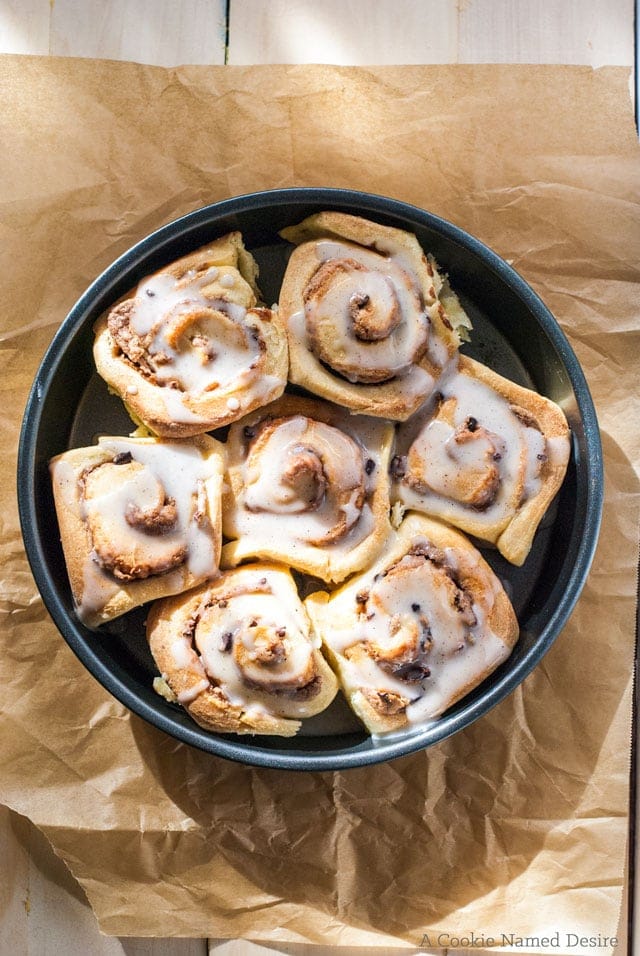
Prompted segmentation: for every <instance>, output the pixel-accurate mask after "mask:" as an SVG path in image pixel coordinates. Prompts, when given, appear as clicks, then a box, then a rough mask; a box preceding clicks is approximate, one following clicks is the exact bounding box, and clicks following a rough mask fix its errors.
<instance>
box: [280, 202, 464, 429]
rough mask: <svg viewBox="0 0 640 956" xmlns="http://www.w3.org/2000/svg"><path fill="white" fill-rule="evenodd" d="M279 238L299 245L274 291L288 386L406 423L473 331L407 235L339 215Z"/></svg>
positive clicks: (323, 215) (307, 223) (309, 223)
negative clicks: (285, 343) (464, 335)
mask: <svg viewBox="0 0 640 956" xmlns="http://www.w3.org/2000/svg"><path fill="white" fill-rule="evenodd" d="M281 235H282V236H283V237H284V238H285V239H288V240H289V241H291V242H294V243H296V244H297V246H298V247H297V248H296V249H295V250H294V251H293V253H292V255H291V258H290V260H289V263H288V265H287V269H286V272H285V276H284V280H283V283H282V289H281V292H280V310H281V314H282V318H283V320H284V322H285V324H286V327H287V335H288V338H289V353H290V372H289V378H290V380H291V381H292V382H294V383H296V384H298V385H302V386H304V387H305V388H306V389H308V390H309V391H310V392H313V393H314V394H316V395H320V396H322V397H323V398H327V399H330V400H331V401H334V402H337V403H338V404H340V405H343V406H344V407H346V408H350V409H352V410H354V411H359V412H364V413H366V414H368V415H375V416H379V417H382V418H390V419H393V420H399V421H402V420H404V419H406V418H408V417H409V415H411V413H412V412H413V411H415V409H416V408H417V407H418V406H419V405H420V404H421V403H422V402H423V401H424V399H425V398H426V397H427V396H428V395H429V394H431V392H432V391H433V389H434V387H435V385H436V382H437V380H438V378H439V376H440V374H441V372H442V369H443V368H444V367H445V366H446V364H447V363H448V362H449V360H450V359H451V358H452V356H453V355H455V353H456V351H457V348H458V345H459V342H460V336H459V330H460V329H461V328H463V327H464V326H466V327H468V326H469V325H470V323H469V321H468V319H467V317H466V315H465V314H464V312H463V311H462V308H461V306H460V304H459V302H458V301H457V299H456V297H455V295H454V293H453V292H452V291H451V290H450V289H448V287H447V288H446V289H443V280H442V278H441V276H440V275H439V273H438V270H437V267H436V265H435V263H434V262H433V260H431V259H428V258H427V256H426V255H425V254H424V252H423V250H422V248H421V246H420V244H419V243H418V240H417V239H416V237H415V236H414V235H412V234H411V233H408V232H405V231H403V230H400V229H393V228H390V227H388V226H381V225H379V224H377V223H373V222H368V221H367V220H365V219H361V218H359V217H357V216H349V215H346V214H344V213H338V212H322V213H318V214H317V215H315V216H311V217H309V218H308V219H305V220H304V222H303V223H301V224H300V225H298V226H292V227H290V228H287V229H284V230H283V231H282V233H281ZM441 292H446V295H447V297H448V300H449V302H450V303H451V309H450V312H451V317H450V316H449V315H448V314H447V310H446V309H445V305H444V304H443V303H444V296H443V298H442V299H441V298H440V293H441ZM452 320H453V321H452ZM454 323H455V324H456V326H457V328H454Z"/></svg>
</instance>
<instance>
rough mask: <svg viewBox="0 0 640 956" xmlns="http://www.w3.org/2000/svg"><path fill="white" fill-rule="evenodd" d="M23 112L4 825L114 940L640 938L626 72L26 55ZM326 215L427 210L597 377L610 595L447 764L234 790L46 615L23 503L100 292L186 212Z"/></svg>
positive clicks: (252, 774)
mask: <svg viewBox="0 0 640 956" xmlns="http://www.w3.org/2000/svg"><path fill="white" fill-rule="evenodd" d="M0 91H1V93H0V95H1V96H2V109H1V110H0V127H1V128H2V142H3V144H4V148H3V152H2V159H1V160H0V163H1V170H2V172H1V175H0V213H1V215H0V230H1V235H2V242H1V243H0V256H1V257H2V272H1V275H2V287H3V291H2V301H3V309H2V320H1V321H2V337H3V351H2V376H1V377H0V382H1V383H2V389H3V390H4V392H5V393H6V401H5V413H4V419H3V426H2V429H1V430H0V441H1V443H2V446H1V447H2V453H1V455H0V463H1V464H0V488H1V490H0V494H1V495H2V518H3V520H2V528H1V539H0V540H1V544H2V552H1V553H2V582H3V587H2V612H3V620H4V625H3V628H2V653H1V654H0V668H1V673H2V686H3V694H2V698H1V703H0V712H1V716H0V762H1V764H2V767H3V772H2V775H1V777H0V801H2V802H3V803H4V804H6V805H7V806H9V807H11V808H13V809H14V810H16V811H17V812H19V813H21V814H24V815H26V816H28V817H29V818H30V819H31V820H32V821H33V822H34V823H35V824H36V825H37V826H38V827H40V828H41V829H42V830H43V831H44V833H45V834H46V836H47V837H48V838H49V840H50V841H51V843H52V844H53V846H54V848H55V850H56V852H57V853H58V854H59V855H60V856H61V857H62V858H63V859H64V860H65V861H66V863H67V864H68V866H69V867H70V869H71V871H72V872H73V874H74V875H75V876H76V877H77V879H78V880H79V881H80V883H81V884H82V886H83V887H84V889H85V890H86V893H87V895H88V898H89V900H90V903H91V905H92V907H93V908H94V910H95V913H96V916H97V918H98V921H99V924H100V927H101V929H102V930H103V931H104V932H105V933H109V934H114V935H135V936H143V935H151V936H168V935H175V936H192V937H193V936H212V937H240V938H251V939H254V940H262V941H273V942H281V943H295V942H311V943H320V942H323V943H327V944H333V945H336V946H338V945H361V946H365V945H366V946H381V947H391V946H399V947H406V948H409V949H414V950H415V949H416V948H419V947H420V946H423V947H426V946H427V945H429V946H433V947H434V948H436V947H437V946H446V945H456V943H455V940H456V939H457V940H459V939H460V938H462V937H464V938H466V939H467V940H469V939H471V934H475V936H474V940H472V945H473V946H474V947H475V948H477V949H482V948H485V947H486V946H490V945H491V944H492V942H491V941H493V943H495V945H500V946H503V947H504V949H505V950H506V951H514V952H515V951H521V950H522V948H523V946H524V943H523V942H522V941H523V940H525V941H526V939H527V938H531V939H530V943H531V947H530V951H535V952H542V951H549V952H558V951H563V950H564V949H566V950H567V951H568V952H594V951H597V952H598V953H604V952H610V951H611V950H612V948H613V947H612V944H611V942H610V939H611V937H615V936H616V935H620V934H621V927H622V926H623V923H624V919H623V916H622V915H621V898H622V886H623V875H624V864H625V854H626V841H627V831H628V800H629V765H630V716H631V683H632V663H633V638H634V610H635V593H636V592H635V589H636V565H637V558H638V501H639V495H638V466H639V462H640V454H639V450H640V449H639V444H640V442H639V437H640V431H639V429H638V427H637V423H638V411H639V410H638V381H639V379H640V341H639V340H640V333H639V325H640V323H639V319H638V301H639V297H638V286H637V283H638V278H639V276H638V271H639V266H638V263H639V262H640V227H639V225H638V223H639V221H640V220H639V217H638V195H639V186H640V168H639V165H638V144H637V142H636V139H635V135H634V128H633V121H632V111H631V106H630V102H629V94H628V71H627V70H625V69H619V68H608V69H602V70H597V71H593V70H591V69H588V68H582V67H550V66H546V67H525V66H521V67H518V66H444V67H442V66H436V67H397V68H396V67H384V68H357V69H356V68H340V67H305V66H302V67H278V66H272V67H253V68H249V67H247V68H244V67H213V68H211V67H188V68H181V69H173V70H166V69H160V68H151V67H142V66H137V65H134V64H125V63H112V62H101V61H83V60H68V59H54V58H32V57H18V56H14V57H12V56H4V57H2V58H0ZM303 185H306V186H318V185H323V186H338V187H350V188H354V189H361V190H367V191H372V192H376V193H379V194H384V195H388V196H391V197H394V198H397V199H400V200H404V201H407V202H410V203H414V204H415V205H417V206H420V207H422V208H425V209H428V210H430V211H431V212H433V213H436V214H437V215H439V216H442V217H444V218H446V219H449V220H451V221H452V222H454V223H455V224H457V225H458V226H460V227H462V228H464V229H467V230H468V231H470V232H471V233H473V234H474V235H476V236H477V237H478V238H480V239H481V240H483V241H484V242H485V243H487V244H488V245H489V246H491V247H492V248H493V249H494V250H495V251H496V252H498V253H499V254H500V255H501V256H503V257H504V258H506V259H507V260H508V261H509V262H511V263H512V264H513V265H514V267H515V268H516V269H517V270H518V271H519V272H520V273H521V274H522V275H523V276H524V278H525V279H527V280H528V281H529V282H530V283H531V284H532V286H533V287H534V289H535V290H536V291H537V292H538V293H539V294H540V295H541V296H542V298H543V300H544V301H545V303H546V304H547V305H548V306H549V307H550V308H551V310H552V311H553V312H554V314H555V315H556V317H557V319H558V321H559V322H560V324H561V326H562V328H563V329H564V331H565V332H566V334H567V336H568V337H569V340H570V342H571V344H572V346H573V348H574V349H575V351H576V353H577V355H578V358H579V360H580V361H581V363H582V366H583V368H584V371H585V373H586V376H587V380H588V382H589V385H590V388H591V390H592V394H593V397H594V400H595V403H596V406H597V410H598V414H599V419H600V425H601V430H602V440H603V446H604V456H605V462H606V501H605V509H604V520H603V527H602V533H601V537H600V543H599V546H598V549H597V553H596V557H595V561H594V565H593V568H592V571H591V574H590V576H589V579H588V582H587V585H586V587H585V589H584V592H583V594H582V597H581V598H580V600H579V602H578V605H577V607H576V610H575V612H574V613H573V615H572V617H571V619H570V621H569V623H568V624H567V626H566V627H565V628H564V630H563V632H562V633H561V634H560V636H559V637H558V639H557V641H556V643H555V644H554V646H553V647H552V649H551V650H550V652H549V653H548V654H547V656H546V657H545V658H544V660H543V661H542V663H541V664H540V665H539V666H538V667H537V668H536V669H535V671H534V672H533V673H532V674H531V675H530V676H529V677H528V678H527V679H526V680H525V681H524V683H523V684H522V685H521V686H520V687H519V688H518V689H517V690H516V691H515V692H514V693H512V694H511V695H510V696H509V697H508V698H507V699H506V700H504V701H503V702H502V703H501V704H499V705H498V706H497V707H495V708H494V709H493V710H492V711H491V712H490V713H489V714H487V715H486V716H485V717H483V718H482V719H480V720H478V721H477V722H476V723H474V724H473V725H472V726H470V727H467V728H466V729H465V730H463V731H462V732H460V733H458V734H456V735H455V736H454V737H452V738H450V739H448V740H446V741H444V742H442V743H440V744H438V745H436V746H434V747H431V748H430V749H429V750H428V751H425V752H421V753H417V754H414V755H411V756H408V757H404V758H401V759H398V760H395V761H393V762H391V763H388V764H385V765H379V766H374V767H369V768H364V769H356V770H349V771H345V772H336V773H329V772H326V773H294V772H281V771H275V770H274V771H269V770H264V769H252V768H249V767H245V766H242V765H238V764H234V763H231V762H228V761H225V760H223V759H220V758H216V757H213V756H210V755H207V754H205V753H201V752H199V751H196V750H193V749H191V748H189V747H188V746H186V745H183V744H181V743H178V742H176V741H174V740H173V739H171V738H169V737H167V736H165V735H164V734H163V733H162V732H160V731H157V730H156V729H155V728H153V727H151V726H149V725H147V724H145V723H144V722H142V721H141V720H140V719H138V718H137V717H134V716H132V715H130V714H129V713H128V712H127V711H126V710H125V709H124V708H123V707H122V706H121V705H120V704H119V703H118V702H117V701H116V700H114V699H113V698H111V697H110V696H109V694H107V692H106V691H104V690H103V689H102V688H101V687H100V686H99V685H98V684H97V683H96V681H95V680H94V679H93V678H92V677H91V676H90V675H89V674H88V673H87V672H86V671H85V669H84V668H83V666H82V665H81V664H80V663H79V662H78V660H77V659H76V658H75V657H74V655H73V654H72V652H71V651H70V650H69V648H68V647H67V645H66V644H65V642H64V641H63V639H62V638H61V637H60V636H59V634H58V632H57V630H56V629H55V627H54V626H53V624H52V623H51V621H50V619H49V617H48V615H47V613H46V611H45V610H44V608H43V605H42V602H41V600H40V598H39V596H38V594H37V591H36V589H35V586H34V583H33V580H32V577H31V574H30V572H29V569H28V564H27V561H26V558H25V555H24V551H23V546H22V541H21V535H20V530H19V523H18V517H17V507H16V501H15V467H16V448H17V444H18V436H19V429H20V423H21V418H22V411H23V408H24V403H25V401H26V398H27V395H28V391H29V388H30V385H31V382H32V380H33V377H34V374H35V372H36V369H37V367H38V364H39V362H40V360H41V358H42V355H43V354H44V351H45V349H46V346H47V345H48V343H49V342H50V340H51V338H52V336H53V334H54V333H55V331H56V329H57V327H58V326H59V324H60V322H61V321H62V319H63V318H64V316H65V314H66V313H67V311H68V310H69V308H70V307H71V306H72V305H73V303H74V302H75V300H76V299H77V298H78V296H79V295H80V294H81V293H82V291H83V290H84V289H85V288H86V286H87V285H88V284H89V283H90V282H91V281H92V280H93V279H94V278H95V277H96V276H97V275H98V274H99V273H100V272H101V271H102V270H103V269H104V268H105V267H106V266H107V265H108V264H109V263H111V262H112V261H113V260H114V259H115V258H116V257H117V256H118V255H119V254H120V253H122V252H123V251H124V250H126V249H127V248H128V247H129V246H130V245H132V244H133V243H134V242H135V241H137V240H138V239H140V238H141V237H143V236H144V235H146V234H147V233H149V232H150V231H152V230H153V229H155V228H157V227H158V226H160V225H162V224H164V223H166V222H168V221H170V220H172V219H174V218H176V217H178V216H180V215H182V214H184V213H186V212H189V211H190V210H192V209H195V208H197V207H199V206H201V205H205V204H208V203H211V202H214V201H216V200H220V199H224V198H227V197H230V196H234V195H238V194H241V193H245V192H251V191H254V190H262V189H268V188H272V187H282V186H303ZM555 934H557V940H556V936H555ZM579 937H580V938H581V937H586V938H587V939H591V940H596V942H595V943H594V942H591V943H586V944H582V943H575V942H574V940H575V939H578V938H579ZM556 943H557V944H556ZM462 945H464V943H463V944H462Z"/></svg>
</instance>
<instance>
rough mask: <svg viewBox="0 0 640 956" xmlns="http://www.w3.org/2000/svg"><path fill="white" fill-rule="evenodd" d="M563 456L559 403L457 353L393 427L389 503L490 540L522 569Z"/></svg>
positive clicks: (558, 480)
mask: <svg viewBox="0 0 640 956" xmlns="http://www.w3.org/2000/svg"><path fill="white" fill-rule="evenodd" d="M569 451H570V447H569V426H568V424H567V420H566V418H565V416H564V413H563V412H562V409H561V408H560V407H559V406H558V405H556V404H555V403H554V402H552V401H551V400H550V399H548V398H545V397H544V396H542V395H539V394H538V393H537V392H533V391H531V390H530V389H527V388H523V387H522V386H520V385H516V384H515V383H514V382H510V381H509V380H508V379H505V378H503V377H502V376H500V375H498V374H497V373H496V372H493V371H491V370H490V369H488V368H487V367H486V366H484V365H482V364H480V363H479V362H476V361H474V360H473V359H470V358H467V357H466V356H462V355H461V356H460V357H459V362H458V367H457V368H456V369H454V370H452V371H451V372H450V374H448V375H447V376H445V377H444V378H443V380H442V381H441V382H440V384H439V386H438V393H437V394H436V395H435V396H434V397H433V398H432V399H431V401H429V402H428V403H426V404H425V406H424V407H423V409H421V410H420V412H418V413H417V414H416V415H415V416H414V417H413V418H412V419H411V421H409V422H406V423H404V424H403V425H402V426H401V427H400V428H399V430H398V436H397V445H396V454H395V456H394V458H393V459H392V462H391V474H392V478H393V484H392V499H393V500H394V501H399V502H401V505H402V506H404V507H407V508H412V509H415V510H418V511H422V512H424V513H425V514H428V515H432V516H435V517H438V518H441V519H443V520H444V521H447V522H448V523H449V524H452V525H455V526H456V527H458V528H460V529H461V530H463V531H466V532H467V533H469V534H472V535H474V536H475V537H477V538H480V539H482V540H484V541H490V542H492V543H494V544H495V545H496V546H497V548H498V550H499V551H500V552H501V554H503V555H504V557H505V558H506V559H507V560H508V561H510V562H511V563H512V564H516V565H521V564H523V562H524V560H525V558H526V557H527V554H528V553H529V551H530V549H531V544H532V542H533V538H534V536H535V533H536V530H537V528H538V525H539V523H540V521H541V520H542V517H543V515H544V514H545V512H546V510H547V508H548V507H549V505H550V503H551V501H552V500H553V498H554V496H555V495H556V493H557V491H558V489H559V488H560V485H561V484H562V481H563V479H564V475H565V472H566V468H567V463H568V460H569Z"/></svg>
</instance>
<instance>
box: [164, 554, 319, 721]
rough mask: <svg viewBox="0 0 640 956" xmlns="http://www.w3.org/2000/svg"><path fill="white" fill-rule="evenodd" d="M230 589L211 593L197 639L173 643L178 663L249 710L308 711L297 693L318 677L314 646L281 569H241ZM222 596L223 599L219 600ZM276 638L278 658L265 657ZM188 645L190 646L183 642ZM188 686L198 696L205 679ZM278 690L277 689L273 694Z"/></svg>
mask: <svg viewBox="0 0 640 956" xmlns="http://www.w3.org/2000/svg"><path fill="white" fill-rule="evenodd" d="M236 580H237V582H238V583H237V584H236V583H234V584H232V585H231V586H230V588H229V592H228V593H227V592H226V591H224V588H223V590H222V591H220V592H219V593H218V597H217V598H216V595H215V594H214V595H213V596H210V597H209V599H208V601H206V602H205V603H204V606H203V607H202V608H201V610H200V613H199V619H198V621H197V623H196V626H195V632H194V635H193V643H192V642H191V641H190V640H188V639H186V638H182V639H180V640H179V641H176V642H174V643H173V644H172V646H171V652H172V655H173V659H174V663H175V665H176V667H178V668H181V669H184V668H188V669H191V670H193V669H195V670H196V673H198V668H199V669H200V671H201V672H202V673H203V674H205V675H206V687H209V686H210V685H211V684H213V685H215V686H218V687H219V688H220V690H221V691H222V692H223V694H224V695H225V697H226V698H227V700H228V701H229V702H230V703H231V704H232V705H233V706H236V707H240V708H242V709H243V710H244V711H245V712H246V713H247V714H251V713H254V714H265V713H270V714H274V713H275V714H280V715H283V714H286V715H287V716H297V715H304V713H305V702H304V701H296V700H295V699H294V696H293V694H292V693H290V694H289V695H288V696H286V697H282V696H280V697H279V696H278V695H277V691H278V690H280V691H281V692H284V691H287V690H289V691H295V688H296V687H298V686H303V685H304V681H305V679H309V677H310V676H311V677H313V668H314V664H313V660H312V656H313V651H314V646H316V643H317V642H312V641H311V640H310V638H309V628H308V623H307V619H306V616H305V613H304V608H303V607H302V604H301V603H300V601H299V600H298V598H297V594H296V595H292V592H291V590H290V588H289V587H288V586H287V585H286V584H285V582H284V581H283V579H282V578H281V575H280V573H279V572H275V573H274V572H273V571H269V570H265V571H264V572H263V571H262V570H261V571H260V572H252V571H249V570H246V571H243V572H242V577H241V579H239V578H237V579H236ZM220 596H222V598H223V600H222V602H220ZM269 640H276V641H277V642H278V644H279V649H280V650H279V654H278V657H277V659H276V660H275V661H269V662H268V663H265V662H264V661H261V660H260V655H261V652H262V651H263V649H264V643H265V641H267V642H268V641H269ZM184 645H186V647H185V646H184ZM196 686H197V687H198V688H199V689H198V690H196V688H195V687H194V688H193V697H191V690H190V691H189V692H188V694H189V697H191V699H195V697H196V696H197V695H198V693H199V692H200V690H202V689H206V688H205V687H203V686H202V682H201V683H200V684H198V685H196ZM274 692H276V694H275V696H274Z"/></svg>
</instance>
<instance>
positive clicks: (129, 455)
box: [50, 435, 224, 627]
mask: <svg viewBox="0 0 640 956" xmlns="http://www.w3.org/2000/svg"><path fill="white" fill-rule="evenodd" d="M50 471H51V478H52V482H53V493H54V501H55V506H56V513H57V517H58V524H59V527H60V536H61V540H62V547H63V552H64V557H65V561H66V565H67V570H68V574H69V580H70V584H71V590H72V594H73V598H74V601H75V605H76V608H77V613H78V617H79V618H80V619H81V621H82V622H83V623H84V624H86V625H87V626H88V627H97V626H98V625H100V624H103V623H105V622H106V621H110V620H112V619H113V618H115V617H118V616H119V615H121V614H124V613H126V612H127V611H130V610H132V609H133V608H134V607H138V606H139V605H141V604H145V603H146V602H147V601H151V600H154V599H155V598H160V597H163V596H165V595H169V594H176V593H178V592H180V591H185V590H187V588H190V587H194V586H195V585H196V584H199V583H200V582H202V581H205V580H208V579H209V578H211V577H212V576H214V575H215V574H216V573H217V571H218V564H219V559H220V547H221V521H220V495H221V488H222V477H223V472H224V448H223V446H222V445H221V444H220V443H219V442H217V441H215V440H214V439H213V438H210V437H209V436H207V435H203V436H200V437H199V438H197V439H193V440H192V441H186V440H176V441H163V440H162V439H156V438H112V437H105V438H101V439H100V441H99V443H98V444H97V445H95V446H93V447H90V448H75V449H72V450H70V451H66V452H64V453H63V454H61V455H58V456H57V457H55V458H54V459H52V461H51V463H50Z"/></svg>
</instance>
